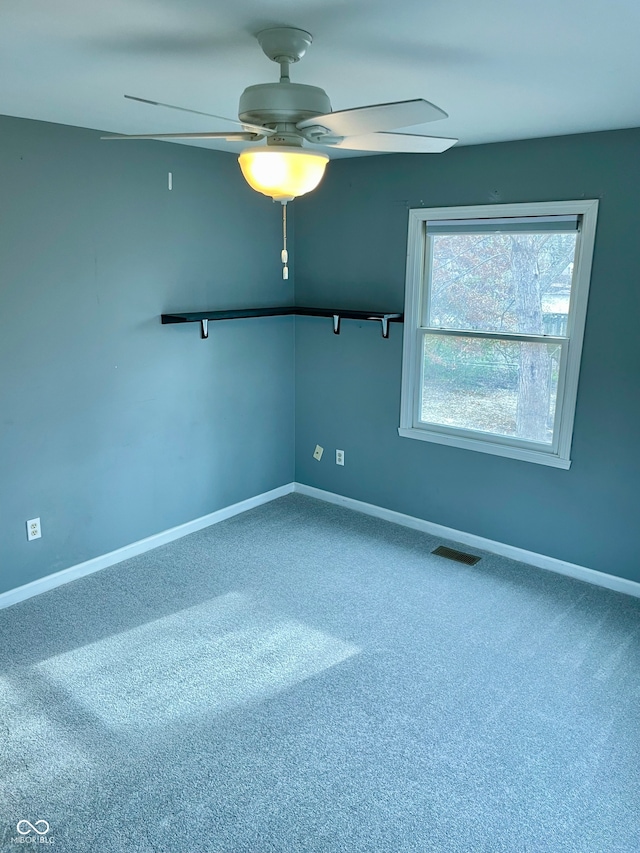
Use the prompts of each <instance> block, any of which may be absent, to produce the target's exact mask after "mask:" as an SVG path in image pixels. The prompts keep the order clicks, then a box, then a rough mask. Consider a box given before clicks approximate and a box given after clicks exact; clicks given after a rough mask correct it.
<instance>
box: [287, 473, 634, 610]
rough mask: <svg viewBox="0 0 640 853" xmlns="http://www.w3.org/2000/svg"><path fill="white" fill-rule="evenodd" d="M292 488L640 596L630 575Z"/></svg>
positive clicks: (309, 488) (302, 487) (332, 495)
mask: <svg viewBox="0 0 640 853" xmlns="http://www.w3.org/2000/svg"><path fill="white" fill-rule="evenodd" d="M293 490H294V491H295V492H298V493H299V494H301V495H308V496H309V497H311V498H318V500H321V501H326V502H327V503H332V504H338V506H344V507H347V508H348V509H354V510H356V511H357V512H362V513H364V514H365V515H372V516H374V517H375V518H382V519H384V520H385V521H392V522H394V524H401V525H403V526H404V527H412V528H413V529H414V530H421V531H422V532H423V533H429V534H430V535H431V536H437V537H438V538H440V539H450V540H451V541H453V542H461V543H462V544H464V545H469V546H471V547H472V548H478V549H480V550H481V551H489V552H490V553H492V554H499V555H500V556H501V557H509V558H510V559H511V560H517V561H518V562H519V563H527V564H528V565H530V566H536V567H537V568H539V569H546V570H547V571H550V572H556V573H557V574H560V575H567V576H568V577H570V578H576V580H579V581H586V583H590V584H594V585H595V586H603V587H605V588H606V589H612V590H614V591H615V592H623V593H625V594H626V595H633V596H635V597H636V598H640V583H638V582H636V581H632V580H628V579H627V578H619V577H616V576H615V575H609V574H606V573H605V572H598V571H596V570H595V569H587V568H586V567H585V566H578V565H576V564H575V563H567V562H566V561H565V560H558V559H556V557H547V556H545V555H544V554H537V553H536V552H535V551H525V549H524V548H516V547H515V546H514V545H505V544H504V543H502V542H495V541H494V540H493V539H485V538H484V537H483V536H476V535H475V533H465V532H464V531H463V530H455V529H454V528H453V527H444V526H443V525H442V524H435V523H434V522H432V521H425V520H424V519H422V518H415V517H414V516H412V515H404V513H401V512H395V511H394V510H391V509H385V508H384V507H381V506H376V505H375V504H368V503H364V501H358V500H355V498H347V497H344V495H337V494H335V493H334V492H326V491H324V489H316V488H315V486H305V485H304V483H294V489H293Z"/></svg>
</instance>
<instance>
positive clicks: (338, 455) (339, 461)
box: [336, 450, 344, 465]
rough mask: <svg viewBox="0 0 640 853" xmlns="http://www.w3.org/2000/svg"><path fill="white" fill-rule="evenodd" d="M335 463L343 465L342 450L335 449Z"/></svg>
mask: <svg viewBox="0 0 640 853" xmlns="http://www.w3.org/2000/svg"><path fill="white" fill-rule="evenodd" d="M336 465H344V450H336Z"/></svg>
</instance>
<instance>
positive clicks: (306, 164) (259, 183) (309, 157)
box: [238, 145, 329, 202]
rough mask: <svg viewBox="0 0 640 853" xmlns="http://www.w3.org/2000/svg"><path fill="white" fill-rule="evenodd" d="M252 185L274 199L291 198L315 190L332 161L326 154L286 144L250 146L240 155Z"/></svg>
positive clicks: (246, 177) (287, 199) (284, 199)
mask: <svg viewBox="0 0 640 853" xmlns="http://www.w3.org/2000/svg"><path fill="white" fill-rule="evenodd" d="M238 162H239V163H240V168H241V170H242V174H243V175H244V178H245V180H246V182H247V183H248V184H249V186H250V187H251V189H254V190H256V192H259V193H262V194H263V195H266V196H269V197H270V198H272V199H273V200H274V201H281V202H286V201H291V200H292V199H294V198H298V196H301V195H305V194H306V193H308V192H311V191H312V190H314V189H315V188H316V187H317V186H318V184H319V183H320V181H321V180H322V177H323V175H324V170H325V167H326V165H327V163H328V162H329V158H328V157H327V155H326V154H320V153H317V152H311V151H304V150H302V149H300V148H294V147H289V146H284V145H278V146H275V145H261V146H259V147H255V148H247V149H246V150H245V151H243V152H242V153H241V154H240V156H239V157H238Z"/></svg>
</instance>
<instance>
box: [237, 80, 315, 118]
mask: <svg viewBox="0 0 640 853" xmlns="http://www.w3.org/2000/svg"><path fill="white" fill-rule="evenodd" d="M330 112H331V102H330V101H329V96H328V95H327V93H326V92H325V91H324V89H320V88H319V87H318V86H307V85H306V84H304V83H286V82H280V83H258V84H257V85H255V86H248V87H247V88H246V89H245V90H244V92H243V93H242V95H241V96H240V106H239V108H238V117H239V119H240V121H247V122H251V123H253V124H263V125H270V124H280V123H284V122H286V123H290V124H296V123H297V122H299V121H303V120H304V119H307V118H313V116H318V115H324V114H325V113H330Z"/></svg>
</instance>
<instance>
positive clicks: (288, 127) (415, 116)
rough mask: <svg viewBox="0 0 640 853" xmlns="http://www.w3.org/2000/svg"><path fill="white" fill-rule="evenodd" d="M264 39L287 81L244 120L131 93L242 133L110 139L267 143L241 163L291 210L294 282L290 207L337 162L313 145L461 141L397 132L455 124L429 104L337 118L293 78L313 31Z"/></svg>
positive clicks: (374, 108)
mask: <svg viewBox="0 0 640 853" xmlns="http://www.w3.org/2000/svg"><path fill="white" fill-rule="evenodd" d="M256 38H257V40H258V42H259V44H260V47H261V48H262V50H263V51H264V53H265V54H266V55H267V56H268V57H269V59H271V60H273V62H277V63H278V64H279V65H280V80H279V81H278V82H277V83H258V84H257V85H254V86H249V87H248V88H246V89H245V90H244V92H243V93H242V95H241V96H240V105H239V108H238V120H235V119H227V118H224V116H218V115H215V114H213V113H205V112H200V111H199V110H191V109H185V108H184V107H177V106H174V105H173V104H163V103H161V102H159V101H151V100H148V99H147V98H138V97H134V96H133V95H125V98H128V99H129V100H132V101H140V102H142V103H144V104H152V105H154V106H158V107H167V108H168V109H172V110H180V111H181V112H187V113H195V114H196V115H202V116H208V117H209V118H217V119H222V120H223V121H226V122H229V124H231V125H235V126H236V127H238V130H229V131H221V132H201V133H142V134H134V135H128V134H127V135H125V134H113V135H110V136H104V137H102V138H103V139H185V140H186V139H224V140H227V141H229V142H249V143H255V142H260V141H261V140H263V139H264V140H266V144H265V145H257V146H256V145H250V146H249V147H248V148H246V149H245V150H244V151H242V153H241V154H240V156H239V158H238V159H239V162H240V168H241V169H242V173H243V175H244V177H245V179H246V181H247V183H248V184H249V186H251V187H252V189H254V190H256V191H257V192H261V193H263V194H264V195H267V196H270V197H271V198H272V199H273V200H274V201H279V202H281V203H282V204H283V219H284V224H285V232H284V233H285V248H284V249H283V251H282V262H283V264H284V265H285V268H284V270H283V275H284V277H285V278H286V277H287V275H288V272H287V268H286V259H287V252H286V204H287V202H288V201H291V200H293V199H294V198H297V197H298V196H301V195H304V194H305V193H308V192H310V191H311V190H313V189H315V188H316V187H317V186H318V184H319V183H320V181H321V180H322V176H323V175H324V170H325V167H326V165H327V163H328V161H329V157H328V155H327V154H326V153H324V152H323V151H317V150H316V151H314V150H309V148H308V147H307V146H308V145H311V146H325V147H329V148H345V149H350V150H355V151H369V152H380V153H412V154H413V153H415V154H437V153H440V152H443V151H446V150H447V149H448V148H451V146H452V145H455V143H456V142H457V141H458V140H457V139H446V138H442V137H436V136H423V135H420V134H413V133H393V132H390V131H394V130H395V129H396V128H403V127H411V126H413V125H418V124H424V123H426V122H431V121H439V120H440V119H444V118H447V114H446V113H445V112H444V111H443V110H441V109H440V108H439V107H436V106H435V105H434V104H432V103H430V102H429V101H425V100H423V99H421V98H418V99H415V100H409V101H394V102H392V103H389V104H373V105H371V106H364V107H355V108H354V109H350V110H339V111H337V112H332V110H331V102H330V101H329V97H328V95H327V93H326V92H325V91H324V89H320V88H319V87H318V86H308V85H306V84H303V83H292V82H291V80H290V77H289V66H290V65H292V64H293V63H295V62H298V61H299V60H300V59H302V57H303V56H304V54H305V52H306V50H307V48H308V47H309V46H310V44H311V42H312V36H311V34H310V33H308V32H306V31H305V30H300V29H296V28H293V27H273V28H270V29H266V30H262V32H259V33H258V34H257V35H256Z"/></svg>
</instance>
